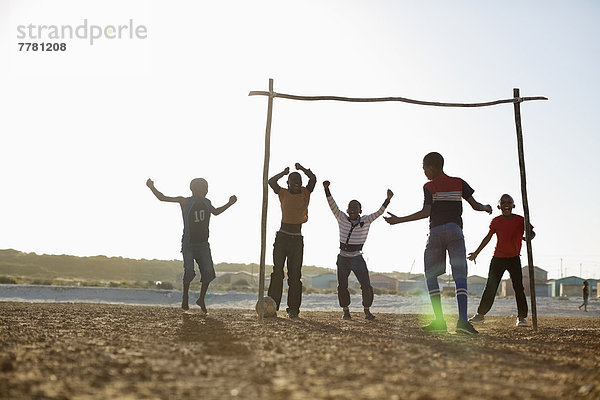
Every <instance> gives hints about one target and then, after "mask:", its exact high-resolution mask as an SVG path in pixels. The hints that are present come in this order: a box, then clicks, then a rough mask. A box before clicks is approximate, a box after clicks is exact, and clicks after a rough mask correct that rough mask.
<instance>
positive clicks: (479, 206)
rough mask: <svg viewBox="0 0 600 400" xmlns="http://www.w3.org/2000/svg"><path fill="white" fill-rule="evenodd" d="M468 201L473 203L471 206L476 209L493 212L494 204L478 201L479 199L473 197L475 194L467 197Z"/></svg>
mask: <svg viewBox="0 0 600 400" xmlns="http://www.w3.org/2000/svg"><path fill="white" fill-rule="evenodd" d="M467 202H468V203H469V204H470V205H471V207H472V208H473V210H475V211H485V212H487V213H488V214H491V213H492V206H490V205H489V204H486V205H483V204H481V203H480V202H478V201H477V200H475V199H474V198H473V196H471V197H469V198H468V199H467Z"/></svg>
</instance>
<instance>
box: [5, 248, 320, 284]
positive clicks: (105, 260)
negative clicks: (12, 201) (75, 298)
mask: <svg viewBox="0 0 600 400" xmlns="http://www.w3.org/2000/svg"><path fill="white" fill-rule="evenodd" d="M215 269H216V270H217V272H237V271H246V272H250V273H252V272H253V273H258V271H259V266H258V265H257V264H231V263H221V264H216V265H215ZM265 269H266V273H267V274H270V273H271V271H272V269H273V267H272V266H270V265H268V266H266V267H265ZM331 271H332V270H331V269H328V268H320V267H315V266H304V267H303V268H302V272H303V274H304V275H318V274H321V273H325V272H331ZM181 272H182V261H181V260H146V259H141V260H136V259H131V258H123V257H106V256H93V257H77V256H70V255H49V254H41V255H39V254H36V253H23V252H21V251H18V250H13V249H7V250H0V276H8V277H14V278H17V281H19V278H24V279H25V280H26V281H31V280H38V281H39V280H50V281H52V280H55V279H65V280H87V281H92V280H99V281H113V282H120V281H165V282H174V281H176V280H177V279H180V274H181Z"/></svg>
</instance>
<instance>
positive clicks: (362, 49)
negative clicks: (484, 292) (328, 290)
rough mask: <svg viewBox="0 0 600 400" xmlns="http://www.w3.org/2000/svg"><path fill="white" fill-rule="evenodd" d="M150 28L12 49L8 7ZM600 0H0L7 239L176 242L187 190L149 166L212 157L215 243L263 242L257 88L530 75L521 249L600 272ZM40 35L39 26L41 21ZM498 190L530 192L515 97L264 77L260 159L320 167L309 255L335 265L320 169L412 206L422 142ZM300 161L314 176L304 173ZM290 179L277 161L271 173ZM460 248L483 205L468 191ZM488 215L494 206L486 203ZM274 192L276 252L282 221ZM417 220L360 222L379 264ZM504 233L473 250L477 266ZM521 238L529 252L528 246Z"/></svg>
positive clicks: (390, 260)
mask: <svg viewBox="0 0 600 400" xmlns="http://www.w3.org/2000/svg"><path fill="white" fill-rule="evenodd" d="M85 19H87V20H88V24H89V25H98V26H102V27H106V26H108V25H125V24H129V20H130V19H131V20H132V21H133V24H134V25H144V26H145V27H146V28H147V37H146V38H145V39H139V38H136V39H129V38H128V37H127V38H122V39H112V40H109V39H106V38H102V39H98V40H97V41H96V42H95V43H94V44H93V45H90V44H89V42H88V40H89V38H88V40H86V39H77V38H73V39H70V38H66V39H65V40H60V39H51V40H46V41H49V42H57V43H66V44H67V50H66V51H64V52H44V53H42V52H39V51H38V52H31V51H30V52H25V51H19V45H18V43H19V42H26V41H29V42H36V40H35V39H33V40H32V39H29V40H24V39H19V38H17V33H18V31H17V27H18V26H19V25H25V26H27V25H29V24H33V25H35V26H37V25H46V26H49V25H59V26H60V25H65V24H68V25H71V26H73V27H77V26H78V25H82V24H83V22H84V20H85ZM599 20H600V3H597V2H595V1H571V2H564V1H530V2H526V3H524V2H521V1H503V2H494V3H491V2H476V1H454V2H446V1H432V2H426V4H424V2H409V1H391V0H390V1H349V0H344V1H327V2H324V1H303V2H296V3H292V2H281V1H252V2H249V1H242V0H240V1H227V2H225V1H204V0H203V1H181V2H164V1H143V0H139V1H132V0H119V1H117V0H111V1H80V0H55V1H52V2H45V1H42V0H0V54H1V56H0V88H1V89H0V110H2V111H1V115H2V116H1V118H0V132H1V134H2V157H0V170H1V171H2V172H1V176H2V180H1V181H2V183H1V184H2V196H1V200H0V227H1V228H0V248H14V249H17V250H21V251H27V252H36V253H40V254H41V253H46V254H72V255H79V256H91V255H99V254H103V255H107V256H122V257H130V258H146V259H154V258H156V259H180V258H181V255H180V253H179V244H180V238H181V231H182V226H183V225H182V220H181V212H180V210H179V208H178V205H177V204H169V203H161V202H159V201H158V200H157V199H156V198H155V197H154V196H153V195H152V193H151V192H150V190H149V189H148V188H147V187H146V186H145V182H146V179H148V178H152V179H153V180H154V181H155V184H156V187H157V188H158V189H159V190H161V191H162V192H163V193H164V194H166V195H169V196H178V195H183V196H187V195H189V194H190V192H189V188H188V186H189V181H190V180H191V179H192V178H195V177H204V178H206V179H207V180H208V182H209V194H208V197H209V198H210V199H211V201H212V202H213V204H214V205H215V206H220V205H223V204H225V203H226V202H227V200H228V198H229V196H230V195H232V194H235V195H237V197H238V199H239V200H238V203H237V204H235V205H234V206H233V207H232V208H230V209H229V210H227V211H226V212H225V213H223V214H221V215H219V216H216V217H213V218H212V219H211V239H210V242H211V248H212V253H213V258H214V260H215V262H241V263H258V262H259V256H260V214H261V204H262V183H261V179H262V166H263V157H264V153H263V151H264V133H265V122H266V112H267V99H266V98H264V97H248V92H249V91H251V90H267V89H268V79H269V78H273V79H274V80H275V91H279V92H282V93H292V94H298V95H339V96H353V97H378V96H402V97H408V98H414V99H420V100H430V101H442V102H480V101H491V100H497V99H505V98H510V97H512V90H513V88H516V87H518V88H520V89H521V95H522V96H546V97H548V98H549V101H537V102H527V103H524V104H522V107H521V113H522V121H523V135H524V145H525V157H526V167H527V179H528V192H529V205H530V212H531V221H532V224H533V225H534V227H535V231H536V233H537V237H536V239H535V240H534V241H533V257H534V263H535V265H537V266H540V267H541V268H544V269H546V270H547V271H548V272H549V276H550V277H552V278H558V277H560V276H561V260H562V266H563V269H562V275H563V276H568V275H578V276H579V275H583V277H586V278H588V277H596V278H598V277H600V272H599V271H600V269H599V268H600V250H599V249H598V226H600V216H599V213H598V212H597V211H595V209H596V207H595V206H594V204H595V201H594V199H598V198H600V180H599V179H598V177H597V174H598V170H599V169H598V161H597V158H598V152H599V151H600V138H599V135H598V132H600V129H599V128H600V121H599V118H600V117H599V114H598V100H597V94H598V93H600V79H599V77H598V76H599V75H598V71H599V70H600V40H599V38H600V24H598V21H599ZM37 42H41V40H37ZM430 151H438V152H440V153H442V154H443V155H444V157H445V159H446V166H445V171H446V173H448V174H449V175H452V176H460V177H462V178H463V179H465V180H466V181H467V182H468V183H469V184H470V185H471V186H472V187H473V188H474V189H475V194H474V197H475V199H477V200H478V201H480V202H482V203H484V204H488V203H489V204H491V205H492V206H494V207H495V205H496V202H497V200H498V198H499V196H500V195H501V194H502V193H505V192H506V193H510V194H512V195H513V197H514V198H515V200H516V202H517V208H516V212H517V213H520V214H522V212H523V209H522V201H521V193H520V180H519V167H518V157H517V145H516V135H515V123H514V114H513V106H512V104H506V105H499V106H494V107H488V108H477V109H459V108H435V107H425V106H415V105H410V104H405V103H372V104H353V103H334V102H310V103H309V102H298V101H291V100H285V99H275V105H274V116H273V125H272V141H271V164H270V171H269V176H271V175H274V174H276V173H278V172H280V171H281V170H283V168H285V167H286V166H290V167H291V168H292V169H293V166H294V163H295V162H300V163H301V164H303V165H304V166H306V167H309V168H311V169H312V171H313V172H314V173H315V174H316V175H317V178H318V184H317V188H316V190H315V192H314V193H313V196H312V198H311V205H310V208H309V221H308V222H307V223H306V224H305V226H304V228H303V234H304V237H305V239H304V240H305V252H304V264H305V265H317V266H321V267H329V268H335V259H336V254H337V252H338V249H337V247H338V228H337V223H336V221H335V219H334V217H333V216H332V214H331V212H330V210H329V208H328V206H327V202H326V200H325V196H324V193H323V188H322V185H321V182H322V181H323V180H325V179H329V180H330V181H331V182H332V184H331V190H332V193H333V195H334V198H335V199H336V200H337V202H338V204H339V205H340V206H341V208H343V209H345V207H346V205H347V203H348V201H349V200H351V199H353V198H356V199H358V200H360V201H361V202H362V204H363V212H364V213H371V212H374V211H375V210H376V209H377V208H378V207H379V206H380V204H381V202H382V201H383V200H384V198H385V193H386V189H387V188H390V189H392V190H393V191H394V193H395V196H394V198H393V199H392V202H391V204H390V206H389V208H388V210H390V211H391V212H393V213H395V214H397V215H406V214H409V213H413V212H415V211H418V210H420V209H421V206H422V201H423V194H422V193H423V192H422V185H423V184H424V183H425V181H426V178H425V176H424V175H423V171H422V169H421V161H422V157H423V156H424V155H425V154H426V153H428V152H430ZM305 182H306V178H305ZM280 184H281V185H282V186H284V185H285V179H282V180H281V181H280ZM463 205H464V208H465V211H464V214H463V219H464V225H465V228H464V231H465V238H466V244H467V251H473V250H475V248H476V247H477V246H478V245H479V243H480V241H481V239H482V238H483V237H484V236H485V235H486V233H487V229H488V225H489V222H490V220H491V218H492V217H491V216H489V215H488V214H486V213H481V212H475V211H473V210H471V209H470V207H469V206H468V204H467V203H466V202H464V203H463ZM494 210H495V212H494V216H495V215H498V213H499V211H498V210H497V209H496V208H494ZM279 222H280V210H279V203H278V200H277V197H276V196H275V195H274V194H273V193H272V192H270V194H269V214H268V236H267V260H266V261H267V263H269V264H270V263H272V257H271V253H272V243H273V240H274V235H275V232H276V231H277V229H278V227H279ZM427 231H428V223H427V221H426V220H422V221H418V222H412V223H407V224H401V225H396V226H393V227H390V226H388V225H387V224H386V223H385V221H384V220H383V219H380V220H378V221H376V222H375V223H374V224H373V225H372V226H371V232H370V235H369V239H368V241H367V244H366V245H365V248H364V254H365V258H366V260H367V264H368V266H369V268H370V269H371V270H374V271H393V270H396V271H409V270H412V272H421V271H422V270H423V249H424V246H425V241H426V237H427ZM494 243H495V239H494V240H493V241H492V243H490V244H489V245H488V247H487V248H486V249H485V250H484V251H483V252H482V253H481V254H480V256H479V258H478V260H479V262H478V263H477V264H473V263H470V264H469V268H470V271H469V273H470V274H476V275H482V276H487V270H488V264H489V259H490V257H491V255H492V253H493V248H494V245H493V244H494ZM526 259H527V258H526V253H525V251H523V253H522V260H523V263H524V264H525V263H526Z"/></svg>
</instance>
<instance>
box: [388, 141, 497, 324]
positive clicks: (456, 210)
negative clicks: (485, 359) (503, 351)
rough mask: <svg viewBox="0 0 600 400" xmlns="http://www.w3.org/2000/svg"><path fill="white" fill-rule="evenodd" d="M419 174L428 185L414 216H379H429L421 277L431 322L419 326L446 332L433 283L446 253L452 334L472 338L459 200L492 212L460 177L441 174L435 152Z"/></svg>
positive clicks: (406, 218)
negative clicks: (454, 311) (454, 313)
mask: <svg viewBox="0 0 600 400" xmlns="http://www.w3.org/2000/svg"><path fill="white" fill-rule="evenodd" d="M423 172H425V176H426V177H427V179H429V182H427V183H425V185H423V194H424V197H425V200H424V202H423V209H421V211H417V212H416V213H414V214H410V215H407V216H404V217H397V216H395V215H394V214H392V213H389V214H390V216H389V217H383V218H384V219H385V220H386V221H387V223H389V224H390V225H395V224H399V223H402V222H409V221H416V220H419V219H423V218H427V217H429V238H428V240H427V245H426V247H425V257H424V258H425V260H424V261H425V278H426V279H427V289H428V290H429V299H430V300H431V305H432V307H433V313H434V315H435V320H433V321H432V322H431V323H430V324H429V325H427V326H425V327H423V330H425V331H428V332H447V327H446V321H445V320H444V314H443V312H442V299H441V293H440V287H439V283H438V280H437V277H438V276H439V275H442V274H443V273H445V272H446V252H448V255H449V257H450V265H451V266H452V278H454V283H455V285H456V302H457V303H458V322H457V323H456V332H457V333H464V334H470V335H476V334H477V333H479V332H477V331H476V330H475V328H473V326H472V325H471V323H470V322H469V321H467V255H466V249H465V238H464V236H463V231H462V217H461V216H462V199H465V200H466V201H467V202H468V203H469V205H470V206H471V207H472V208H473V209H474V210H475V211H485V212H487V213H488V214H491V213H492V207H491V206H490V205H489V204H487V205H483V204H481V203H478V202H477V201H476V200H475V199H474V198H473V192H474V190H473V189H472V188H471V187H470V186H469V185H468V184H467V182H465V181H464V180H462V179H461V178H454V177H451V176H448V175H446V174H445V173H444V158H443V157H442V155H441V154H439V153H435V152H433V153H429V154H427V155H426V156H425V157H424V158H423Z"/></svg>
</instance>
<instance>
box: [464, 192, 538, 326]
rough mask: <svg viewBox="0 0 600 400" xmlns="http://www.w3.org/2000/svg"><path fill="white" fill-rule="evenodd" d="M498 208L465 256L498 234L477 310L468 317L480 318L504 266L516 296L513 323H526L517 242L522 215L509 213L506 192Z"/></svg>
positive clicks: (472, 256) (491, 299)
mask: <svg viewBox="0 0 600 400" xmlns="http://www.w3.org/2000/svg"><path fill="white" fill-rule="evenodd" d="M498 208H499V209H500V211H501V212H502V215H500V216H498V217H496V218H494V219H493V220H492V222H491V223H490V231H489V232H488V234H487V236H486V237H484V238H483V240H482V241H481V244H480V245H479V247H478V248H477V250H475V251H474V252H473V253H469V257H468V259H469V260H471V261H475V259H476V258H477V255H479V252H481V250H483V248H484V247H485V246H486V245H487V244H488V243H489V241H490V240H491V239H492V236H493V235H494V233H495V234H496V236H497V238H498V242H497V244H496V250H495V251H494V256H493V257H492V261H491V262H490V271H489V273H488V280H487V283H486V284H485V289H484V291H483V295H482V296H481V301H480V303H479V308H477V314H475V315H474V316H473V317H471V318H470V319H469V322H471V323H473V324H477V323H481V322H483V321H484V315H485V314H486V313H487V312H488V311H490V308H492V304H493V303H494V298H495V297H496V291H497V290H498V285H499V284H500V280H501V279H502V275H504V271H507V270H508V273H509V274H510V280H511V281H512V285H513V289H514V290H515V299H516V300H517V310H518V318H517V326H528V323H527V320H526V318H527V299H526V298H525V289H524V288H523V273H522V272H521V258H520V257H519V256H520V253H521V244H522V241H523V240H525V238H524V237H523V234H524V232H525V219H524V218H523V217H521V216H520V215H516V214H513V213H512V210H513V208H515V202H514V200H513V198H512V197H511V196H510V195H508V194H503V195H502V197H500V201H499V202H498ZM531 229H532V231H531V238H532V239H533V237H534V236H535V233H534V232H533V226H531Z"/></svg>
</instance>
